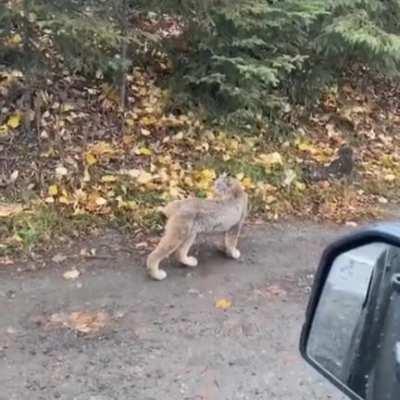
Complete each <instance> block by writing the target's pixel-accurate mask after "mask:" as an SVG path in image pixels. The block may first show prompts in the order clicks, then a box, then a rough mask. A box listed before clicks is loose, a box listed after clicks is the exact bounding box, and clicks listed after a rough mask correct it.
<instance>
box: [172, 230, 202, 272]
mask: <svg viewBox="0 0 400 400" xmlns="http://www.w3.org/2000/svg"><path fill="white" fill-rule="evenodd" d="M195 239H196V234H195V233H193V234H191V235H190V237H188V238H187V239H186V241H185V242H184V243H183V245H182V246H181V247H180V248H179V249H178V250H177V252H176V255H177V259H178V261H179V262H181V263H182V264H183V265H186V266H188V267H196V266H197V264H198V262H197V258H195V257H190V256H188V253H189V250H190V248H191V247H192V244H193V242H194V240H195Z"/></svg>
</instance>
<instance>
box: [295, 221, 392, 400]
mask: <svg viewBox="0 0 400 400" xmlns="http://www.w3.org/2000/svg"><path fill="white" fill-rule="evenodd" d="M375 243H380V244H384V245H389V246H394V247H396V248H397V249H398V252H397V250H396V254H397V253H398V254H399V258H398V260H399V261H400V223H388V224H378V225H375V226H371V227H369V228H366V229H362V230H359V231H356V232H354V233H352V234H349V235H347V236H345V237H343V238H341V239H339V240H338V241H336V242H334V243H333V244H331V245H330V246H329V247H328V248H327V249H326V250H325V251H324V253H323V255H322V257H321V261H320V263H319V267H318V270H317V273H316V275H315V279H314V283H313V287H312V291H311V295H310V299H309V303H308V306H307V310H306V318H305V323H304V325H303V328H302V333H301V338H300V352H301V355H302V357H303V358H304V359H305V360H306V361H307V363H309V364H310V365H311V366H312V367H313V368H314V369H316V370H317V371H318V372H320V373H321V374H322V375H323V376H324V377H325V378H326V379H328V380H329V381H330V382H331V383H333V384H334V385H335V386H336V387H337V388H339V390H341V391H342V392H343V393H345V394H346V395H347V396H348V397H349V398H350V399H354V400H375V399H378V398H379V397H374V396H373V395H371V394H370V392H369V394H366V393H362V394H360V393H357V392H356V391H354V390H352V389H351V388H350V387H349V385H348V384H347V383H345V381H344V380H343V379H340V378H339V377H338V376H336V375H335V374H334V373H332V371H330V370H329V369H328V368H324V367H323V366H322V365H321V363H319V362H317V361H316V360H315V359H313V358H312V357H310V354H309V352H308V347H307V346H308V343H309V339H310V333H311V330H312V327H313V321H314V319H315V317H316V312H317V308H318V305H319V303H320V301H321V297H322V296H323V293H324V288H325V287H326V286H327V285H329V283H328V282H327V280H328V277H329V275H330V273H331V269H332V266H333V265H334V262H335V260H337V259H338V258H339V257H340V256H341V255H344V254H346V253H348V252H351V251H353V250H355V249H358V248H362V247H363V246H368V245H371V244H375ZM396 260H397V259H396ZM396 263H397V264H398V265H399V268H400V263H398V261H396ZM397 264H396V265H397ZM399 271H400V269H399ZM371 276H372V275H371ZM373 279H375V277H374V278H372V277H371V281H373ZM391 279H392V285H394V286H396V285H397V280H398V285H397V290H398V293H399V299H400V274H393V275H392V276H391ZM371 281H370V283H369V287H368V289H367V290H366V294H368V295H369V297H370V296H371V293H370V292H371V287H370V286H371ZM372 294H374V293H372ZM390 298H392V297H390ZM367 306H368V304H367ZM363 307H365V303H364V304H363ZM375 313H376V312H375ZM398 314H399V321H400V309H399V313H398ZM396 318H397V317H396ZM363 322H364V325H363V328H362V329H363V330H364V331H365V332H364V334H363V335H364V336H367V335H368V334H369V332H367V328H368V326H367V325H365V319H364V321H363ZM392 325H393V324H392ZM396 326H397V325H396ZM399 326H400V325H399ZM392 328H393V327H392ZM382 329H383V327H382ZM396 329H397V328H396ZM358 333H359V334H360V329H359V332H358ZM381 336H382V335H381ZM398 338H399V342H398V343H396V344H395V345H394V346H393V364H392V365H390V368H389V370H390V371H395V372H394V373H395V374H396V376H397V378H398V379H396V383H395V384H394V385H391V386H393V387H392V391H394V393H393V394H392V395H391V396H389V397H387V396H386V395H384V394H383V393H382V395H381V397H380V398H382V399H383V398H385V399H390V400H391V399H399V398H400V392H399V390H400V380H399V379H400V332H398ZM350 343H352V344H353V345H354V342H350ZM357 343H358V344H359V342H357ZM357 349H359V348H357ZM391 363H392V361H391ZM388 390H390V389H388Z"/></svg>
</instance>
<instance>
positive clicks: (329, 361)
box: [307, 243, 400, 400]
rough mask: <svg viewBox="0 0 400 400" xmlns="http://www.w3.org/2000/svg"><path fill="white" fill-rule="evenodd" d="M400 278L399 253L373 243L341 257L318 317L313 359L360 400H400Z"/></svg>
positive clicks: (310, 339)
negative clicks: (398, 350)
mask: <svg viewBox="0 0 400 400" xmlns="http://www.w3.org/2000/svg"><path fill="white" fill-rule="evenodd" d="M398 274H399V275H398ZM399 277H400V248H397V247H394V246H390V245H388V244H384V243H371V244H368V245H365V246H362V247H358V248H356V249H353V250H350V251H348V252H346V253H343V254H340V255H339V256H338V257H337V258H336V259H335V260H334V262H333V264H332V266H331V270H330V272H329V276H328V278H327V280H326V283H325V286H324V288H323V291H322V294H321V297H320V299H319V303H318V306H317V309H316V312H315V315H314V318H313V322H312V327H311V331H310V335H309V337H308V341H307V354H308V356H309V357H310V358H311V359H313V360H314V361H315V362H317V363H318V364H319V365H320V367H321V368H323V369H324V370H325V371H328V372H329V373H330V374H331V375H333V376H334V377H336V378H337V379H338V380H339V381H341V382H342V383H344V384H345V385H346V386H347V387H348V388H350V389H351V390H352V391H353V392H354V393H356V394H357V395H358V396H359V397H360V398H361V399H365V400H370V399H371V400H372V399H382V400H384V399H388V400H389V399H395V398H396V399H400V392H399V390H400V386H399V379H398V378H400V371H396V369H397V368H399V367H400V365H396V363H397V361H396V357H397V356H400V353H398V352H397V354H396V349H398V348H399V346H400V289H399V288H398V286H400V279H399V283H398V285H397V287H396V284H395V283H396V279H398V278H399ZM398 362H400V359H399V361H398ZM396 372H397V373H398V375H399V376H398V377H397V376H396Z"/></svg>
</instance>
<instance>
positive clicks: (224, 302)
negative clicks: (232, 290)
mask: <svg viewBox="0 0 400 400" xmlns="http://www.w3.org/2000/svg"><path fill="white" fill-rule="evenodd" d="M215 307H216V308H219V309H220V310H227V309H228V308H231V307H232V302H231V301H230V300H228V299H219V300H217V301H216V303H215Z"/></svg>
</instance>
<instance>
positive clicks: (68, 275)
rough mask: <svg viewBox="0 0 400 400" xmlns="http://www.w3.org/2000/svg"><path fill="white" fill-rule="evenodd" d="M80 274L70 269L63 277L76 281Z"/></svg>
mask: <svg viewBox="0 0 400 400" xmlns="http://www.w3.org/2000/svg"><path fill="white" fill-rule="evenodd" d="M80 274H81V273H80V272H79V271H78V270H77V269H76V268H74V269H71V270H69V271H66V272H64V274H63V277H64V279H67V280H72V279H77V278H79V275H80Z"/></svg>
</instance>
